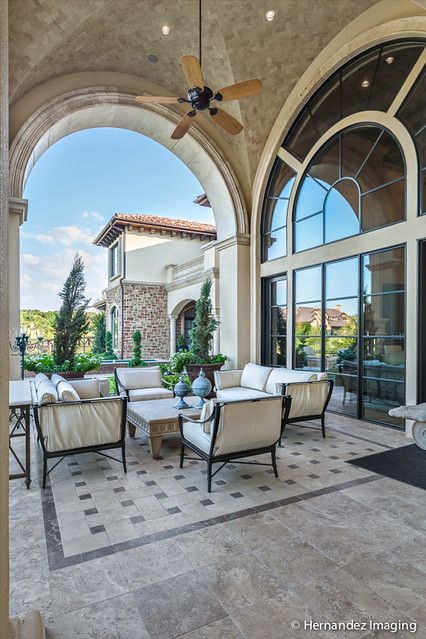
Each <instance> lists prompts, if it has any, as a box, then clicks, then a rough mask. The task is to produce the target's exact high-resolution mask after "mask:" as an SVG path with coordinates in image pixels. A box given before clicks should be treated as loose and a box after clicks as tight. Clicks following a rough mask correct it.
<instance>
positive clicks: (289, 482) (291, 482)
mask: <svg viewBox="0 0 426 639" xmlns="http://www.w3.org/2000/svg"><path fill="white" fill-rule="evenodd" d="M295 483H296V482H295V481H293V479H285V480H284V484H287V485H288V486H293V484H295Z"/></svg>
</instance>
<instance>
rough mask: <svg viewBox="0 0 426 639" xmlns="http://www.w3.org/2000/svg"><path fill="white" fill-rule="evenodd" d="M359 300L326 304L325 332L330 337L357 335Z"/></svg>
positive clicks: (335, 301)
mask: <svg viewBox="0 0 426 639" xmlns="http://www.w3.org/2000/svg"><path fill="white" fill-rule="evenodd" d="M357 330H358V298H357V297H354V298H352V299H344V300H333V301H331V302H326V309H325V331H326V333H328V334H330V335H356V334H357Z"/></svg>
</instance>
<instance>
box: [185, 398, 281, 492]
mask: <svg viewBox="0 0 426 639" xmlns="http://www.w3.org/2000/svg"><path fill="white" fill-rule="evenodd" d="M290 406H291V398H290V397H283V396H278V395H275V396H271V395H269V396H268V397H262V398H255V399H249V400H242V401H230V402H223V401H220V400H211V401H210V402H208V403H207V404H205V406H204V408H203V411H202V413H201V419H199V420H196V419H192V418H190V417H188V416H186V415H182V414H179V430H180V433H181V450H180V467H181V468H182V467H183V463H184V459H185V458H186V459H191V458H187V457H186V456H185V448H189V449H190V450H192V451H193V452H194V453H196V454H197V455H198V456H199V457H201V458H202V459H204V460H205V461H206V462H207V491H208V492H209V493H210V492H211V484H212V478H213V477H214V475H216V473H218V472H219V471H220V469H221V468H223V466H225V464H227V463H228V462H230V461H233V462H236V463H241V464H256V465H259V466H271V465H272V468H273V470H274V473H275V477H278V469H277V463H276V446H277V443H278V441H279V440H280V438H281V434H282V431H283V428H284V425H285V422H286V419H287V417H288V413H289V410H290ZM266 453H269V454H270V455H271V461H272V463H271V464H266V463H263V462H257V461H254V462H248V461H238V460H239V459H241V458H245V457H251V456H253V455H263V454H266ZM220 462H222V465H221V466H220V467H219V468H218V469H217V470H216V471H215V472H212V467H213V464H215V463H220Z"/></svg>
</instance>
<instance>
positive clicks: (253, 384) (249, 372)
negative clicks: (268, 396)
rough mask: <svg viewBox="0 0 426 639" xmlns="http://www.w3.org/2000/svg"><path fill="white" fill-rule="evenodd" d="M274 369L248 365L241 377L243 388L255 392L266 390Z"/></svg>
mask: <svg viewBox="0 0 426 639" xmlns="http://www.w3.org/2000/svg"><path fill="white" fill-rule="evenodd" d="M271 370H272V368H268V367H267V366H258V365H257V364H246V365H245V366H244V370H243V374H242V375H241V386H244V387H245V388H253V389H254V390H259V391H263V390H265V384H266V380H267V379H268V377H269V374H270V372H271Z"/></svg>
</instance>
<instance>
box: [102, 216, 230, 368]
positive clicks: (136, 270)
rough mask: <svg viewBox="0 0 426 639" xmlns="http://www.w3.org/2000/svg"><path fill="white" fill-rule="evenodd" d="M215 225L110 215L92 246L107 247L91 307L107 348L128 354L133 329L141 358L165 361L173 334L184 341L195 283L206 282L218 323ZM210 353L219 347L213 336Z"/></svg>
mask: <svg viewBox="0 0 426 639" xmlns="http://www.w3.org/2000/svg"><path fill="white" fill-rule="evenodd" d="M215 240H216V227H215V226H213V225H211V224H203V223H200V222H193V221H189V220H177V219H172V218H167V217H158V216H154V215H138V214H127V213H116V214H115V215H113V216H112V217H111V219H110V220H109V222H108V223H107V224H106V225H105V226H104V228H103V229H102V230H101V231H100V233H99V234H98V236H97V237H96V239H95V240H94V244H95V245H96V246H99V247H102V248H106V249H107V250H108V286H107V288H106V289H105V291H103V297H102V299H101V300H100V301H98V302H97V303H96V307H97V308H98V309H100V310H103V311H104V312H105V318H106V327H107V330H109V331H111V334H112V344H113V349H114V351H115V353H116V354H117V356H118V357H120V358H129V357H131V353H132V348H133V342H132V336H133V333H134V332H135V331H140V332H141V334H142V356H143V357H144V358H156V359H157V358H159V359H167V358H168V357H169V356H170V355H171V354H173V353H174V352H175V351H176V340H177V337H178V336H179V335H184V336H185V338H186V339H188V331H189V329H190V328H191V325H192V321H193V318H194V308H195V301H196V299H197V298H198V295H199V293H200V289H201V284H202V283H203V282H204V281H205V280H206V279H207V278H211V280H212V284H213V286H212V303H213V308H214V313H215V318H216V319H217V320H218V321H219V318H220V309H219V283H218V278H219V269H218V266H217V257H216V251H215ZM213 346H214V351H215V352H218V350H219V335H218V336H217V338H216V339H215V343H214V345H213Z"/></svg>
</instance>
